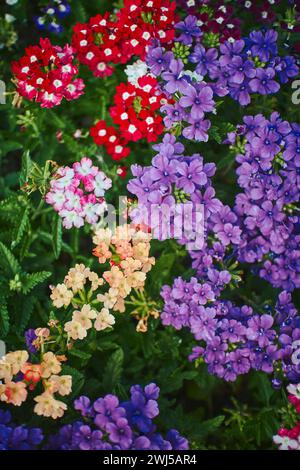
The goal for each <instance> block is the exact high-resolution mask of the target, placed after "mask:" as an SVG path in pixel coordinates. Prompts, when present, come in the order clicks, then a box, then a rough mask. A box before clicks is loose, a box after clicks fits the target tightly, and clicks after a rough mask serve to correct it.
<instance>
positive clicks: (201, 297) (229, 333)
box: [161, 278, 300, 385]
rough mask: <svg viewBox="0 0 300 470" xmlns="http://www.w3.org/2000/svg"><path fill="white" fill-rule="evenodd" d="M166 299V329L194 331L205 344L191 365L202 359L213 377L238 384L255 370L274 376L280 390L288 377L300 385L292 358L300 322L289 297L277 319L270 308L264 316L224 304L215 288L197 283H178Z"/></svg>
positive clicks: (280, 302) (299, 368) (285, 295)
mask: <svg viewBox="0 0 300 470" xmlns="http://www.w3.org/2000/svg"><path fill="white" fill-rule="evenodd" d="M161 295H162V297H163V299H164V302H165V304H164V309H163V313H162V315H161V319H162V323H163V324H164V325H172V326H173V327H174V328H176V329H177V330H180V329H181V328H183V327H187V328H189V329H190V330H191V332H192V333H193V335H194V338H195V339H196V340H198V341H199V342H200V344H199V346H196V347H194V348H193V352H192V354H191V355H190V357H189V359H190V360H191V361H192V360H198V361H199V359H200V358H201V360H202V361H204V362H205V363H206V364H207V365H208V371H209V373H211V374H213V375H216V376H217V377H219V378H222V379H224V380H226V381H235V380H236V378H237V377H238V376H239V375H242V374H247V373H248V372H249V371H250V370H251V369H254V370H260V371H263V372H265V373H267V374H271V373H275V376H276V379H275V380H276V384H277V385H278V384H280V381H281V378H282V377H283V376H287V377H288V379H289V380H290V381H293V382H297V381H299V378H300V364H297V363H293V357H294V356H293V355H294V353H295V350H297V348H298V350H299V344H300V341H299V339H300V317H299V316H297V310H296V309H295V307H294V305H293V304H292V302H291V295H290V294H289V293H287V292H286V291H283V292H281V294H280V295H279V298H278V301H277V304H276V306H275V314H274V315H272V311H273V309H272V308H271V307H270V306H268V305H266V306H265V312H263V313H262V314H259V313H256V312H254V311H253V309H252V308H251V307H249V306H247V305H243V306H237V305H234V304H233V303H232V302H230V301H226V300H221V299H220V298H219V295H220V291H219V292H218V289H216V288H215V285H214V283H209V282H204V283H203V282H199V281H198V280H197V279H196V278H192V279H191V280H190V281H184V280H183V279H182V278H177V279H175V281H174V284H173V286H172V287H170V286H164V287H163V289H162V292H161ZM296 362H297V361H296ZM279 371H280V373H279Z"/></svg>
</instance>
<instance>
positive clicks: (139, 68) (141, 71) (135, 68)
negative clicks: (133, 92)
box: [125, 60, 148, 85]
mask: <svg viewBox="0 0 300 470" xmlns="http://www.w3.org/2000/svg"><path fill="white" fill-rule="evenodd" d="M147 71H148V67H147V64H146V62H143V61H142V60H137V61H136V62H134V64H132V65H127V67H126V69H125V73H126V75H127V77H128V81H129V83H132V84H133V85H137V84H138V79H139V78H140V77H143V76H144V75H147Z"/></svg>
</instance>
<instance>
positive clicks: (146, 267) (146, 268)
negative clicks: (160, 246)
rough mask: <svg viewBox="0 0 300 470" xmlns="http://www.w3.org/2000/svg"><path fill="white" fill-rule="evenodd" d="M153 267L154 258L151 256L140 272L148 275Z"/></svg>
mask: <svg viewBox="0 0 300 470" xmlns="http://www.w3.org/2000/svg"><path fill="white" fill-rule="evenodd" d="M154 265H155V258H154V257H153V256H152V257H151V258H148V259H147V261H144V264H143V267H142V271H143V273H148V272H149V271H151V269H152V266H154Z"/></svg>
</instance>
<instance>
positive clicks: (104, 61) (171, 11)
mask: <svg viewBox="0 0 300 470" xmlns="http://www.w3.org/2000/svg"><path fill="white" fill-rule="evenodd" d="M175 7H176V4H175V2H173V1H171V0H140V1H137V0H127V1H125V2H124V7H123V8H122V9H121V10H120V11H119V12H118V13H117V14H116V19H114V20H111V19H110V13H105V15H103V16H102V15H97V16H94V17H93V18H91V19H90V20H89V22H88V23H84V24H76V25H75V26H74V35H73V39H72V44H73V47H74V48H75V49H76V51H77V53H78V58H79V61H80V62H81V63H83V64H85V65H87V66H88V67H89V68H90V70H92V72H93V74H94V75H95V76H97V77H105V76H108V75H111V74H112V73H113V70H114V69H113V65H114V64H118V63H122V64H125V63H127V62H128V61H129V60H130V59H131V57H132V56H139V57H141V58H144V57H145V55H146V48H147V46H148V45H149V44H150V42H151V40H152V39H154V38H157V39H160V41H161V42H162V43H166V42H170V41H172V40H173V38H174V24H175V22H176V21H175V20H176V18H175Z"/></svg>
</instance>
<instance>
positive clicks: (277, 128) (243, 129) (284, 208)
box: [229, 112, 300, 291]
mask: <svg viewBox="0 0 300 470" xmlns="http://www.w3.org/2000/svg"><path fill="white" fill-rule="evenodd" d="M243 121H244V122H243V125H242V126H239V128H238V134H239V135H237V134H236V133H232V134H231V135H229V141H232V145H233V148H234V149H236V148H238V151H239V152H240V153H238V155H237V157H236V161H237V163H238V169H237V174H238V184H239V185H240V187H241V188H242V189H243V192H242V193H240V194H238V196H237V197H236V203H235V209H234V210H235V213H236V214H237V216H238V217H239V221H240V226H241V228H242V243H241V245H240V248H239V255H238V259H239V260H240V261H241V262H246V263H251V264H252V263H253V264H254V265H255V266H258V267H257V269H256V268H255V270H256V271H258V272H259V275H260V276H261V277H262V278H263V279H266V280H267V281H268V282H270V283H271V284H272V285H273V286H274V287H280V288H283V289H286V290H289V291H291V290H293V289H295V288H298V287H300V250H299V243H300V235H299V189H300V126H299V125H298V124H295V123H294V124H289V123H288V122H287V121H284V120H283V119H282V118H281V117H280V115H279V114H278V113H275V112H274V113H272V114H271V117H270V119H266V118H265V117H264V116H262V115H261V114H258V115H256V116H245V117H244V120H243Z"/></svg>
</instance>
